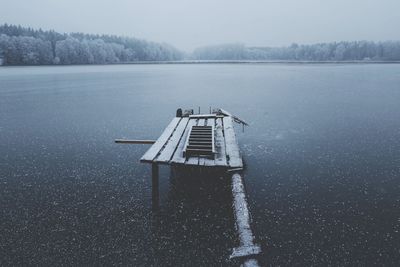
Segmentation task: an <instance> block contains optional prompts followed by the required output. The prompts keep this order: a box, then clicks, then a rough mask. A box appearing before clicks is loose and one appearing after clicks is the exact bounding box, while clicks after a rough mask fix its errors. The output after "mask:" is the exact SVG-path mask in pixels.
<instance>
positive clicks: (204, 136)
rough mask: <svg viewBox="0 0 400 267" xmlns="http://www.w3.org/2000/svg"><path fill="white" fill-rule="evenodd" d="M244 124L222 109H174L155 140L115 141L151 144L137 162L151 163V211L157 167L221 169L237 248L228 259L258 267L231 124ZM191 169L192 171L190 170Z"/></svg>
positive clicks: (156, 198)
mask: <svg viewBox="0 0 400 267" xmlns="http://www.w3.org/2000/svg"><path fill="white" fill-rule="evenodd" d="M234 122H236V123H240V124H242V125H243V127H244V126H245V125H248V124H247V123H246V122H245V121H243V120H241V119H239V118H238V117H236V116H233V115H232V114H230V113H229V112H227V111H225V110H222V109H215V110H214V111H213V112H210V114H197V115H194V114H193V110H186V111H185V112H182V110H181V109H178V110H177V112H176V117H175V118H173V119H172V121H171V122H170V123H169V125H168V126H167V128H165V130H164V131H163V133H162V134H161V135H160V137H159V138H158V139H157V140H121V139H117V140H115V142H116V143H125V144H152V146H151V147H150V148H149V149H148V150H147V152H146V153H145V154H144V155H143V156H142V158H141V159H140V161H141V162H145V163H151V164H152V202H153V209H154V210H158V206H159V189H158V186H159V178H158V175H159V170H158V165H159V164H168V165H175V166H182V167H186V168H192V167H196V168H198V167H200V168H205V169H223V170H224V171H226V172H229V173H230V174H231V175H232V197H233V198H232V200H233V204H232V206H233V210H234V217H235V221H236V223H235V226H236V230H237V232H238V239H239V246H238V247H236V248H234V249H233V250H232V254H231V256H230V258H231V259H234V258H240V259H243V261H242V263H243V265H242V266H255V267H256V266H258V261H257V260H256V259H255V256H256V255H257V254H259V253H260V252H261V247H260V246H258V245H257V244H255V237H254V235H253V233H252V230H251V227H250V223H251V217H250V213H249V209H248V204H247V199H246V195H245V189H244V182H243V178H242V175H241V171H242V170H243V160H242V157H241V155H240V151H239V146H238V143H237V140H236V135H235V131H234V127H233V123H234ZM194 169H195V168H194Z"/></svg>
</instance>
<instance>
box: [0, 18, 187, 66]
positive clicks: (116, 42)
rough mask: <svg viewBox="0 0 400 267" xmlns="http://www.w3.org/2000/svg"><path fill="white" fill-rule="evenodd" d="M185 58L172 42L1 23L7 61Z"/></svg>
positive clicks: (0, 42)
mask: <svg viewBox="0 0 400 267" xmlns="http://www.w3.org/2000/svg"><path fill="white" fill-rule="evenodd" d="M181 59H183V53H182V52H180V51H179V50H177V49H176V48H174V47H172V46H170V45H168V44H160V43H154V42H148V41H144V40H139V39H135V38H128V37H120V36H114V35H93V34H82V33H71V34H65V33H64V34H61V33H58V32H55V31H43V30H41V29H39V30H34V29H31V28H24V27H21V26H15V25H8V24H4V25H2V26H0V60H1V61H2V63H3V65H42V64H65V65H67V64H107V63H119V62H133V61H170V60H181Z"/></svg>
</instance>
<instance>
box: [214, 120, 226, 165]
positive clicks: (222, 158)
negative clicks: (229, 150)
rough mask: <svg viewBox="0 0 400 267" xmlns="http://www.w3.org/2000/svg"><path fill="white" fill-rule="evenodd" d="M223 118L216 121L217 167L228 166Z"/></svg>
mask: <svg viewBox="0 0 400 267" xmlns="http://www.w3.org/2000/svg"><path fill="white" fill-rule="evenodd" d="M223 129H224V128H223V125H222V118H217V119H216V120H215V152H216V154H215V165H217V166H227V165H228V164H227V161H226V150H225V140H224V133H223Z"/></svg>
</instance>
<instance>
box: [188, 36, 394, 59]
mask: <svg viewBox="0 0 400 267" xmlns="http://www.w3.org/2000/svg"><path fill="white" fill-rule="evenodd" d="M192 57H193V59H196V60H283V61H361V60H362V61H399V60H400V41H385V42H370V41H355V42H333V43H320V44H311V45H299V44H292V45H290V46H287V47H246V46H245V45H243V44H225V45H216V46H208V47H202V48H198V49H196V50H195V51H194V52H193V55H192Z"/></svg>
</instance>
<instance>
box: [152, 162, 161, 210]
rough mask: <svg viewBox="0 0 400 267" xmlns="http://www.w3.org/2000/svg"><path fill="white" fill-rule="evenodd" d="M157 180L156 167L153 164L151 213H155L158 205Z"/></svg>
mask: <svg viewBox="0 0 400 267" xmlns="http://www.w3.org/2000/svg"><path fill="white" fill-rule="evenodd" d="M158 180H159V179H158V165H157V164H156V163H153V164H151V202H152V207H153V211H157V210H158V208H159V205H160V204H159V202H160V200H159V189H158Z"/></svg>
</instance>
